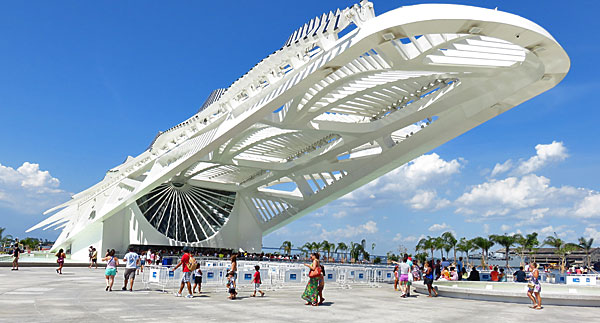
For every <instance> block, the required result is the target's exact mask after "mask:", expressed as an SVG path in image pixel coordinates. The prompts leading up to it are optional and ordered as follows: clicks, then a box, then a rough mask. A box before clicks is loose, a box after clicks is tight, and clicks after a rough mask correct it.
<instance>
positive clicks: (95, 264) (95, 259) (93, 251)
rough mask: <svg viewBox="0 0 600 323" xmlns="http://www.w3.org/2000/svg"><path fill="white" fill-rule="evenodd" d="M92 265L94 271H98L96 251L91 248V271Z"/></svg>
mask: <svg viewBox="0 0 600 323" xmlns="http://www.w3.org/2000/svg"><path fill="white" fill-rule="evenodd" d="M92 265H93V266H94V268H95V269H98V250H96V248H93V247H92V263H91V264H90V269H92Z"/></svg>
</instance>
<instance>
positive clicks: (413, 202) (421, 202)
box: [408, 190, 450, 210]
mask: <svg viewBox="0 0 600 323" xmlns="http://www.w3.org/2000/svg"><path fill="white" fill-rule="evenodd" d="M449 204H450V201H448V200H447V199H439V198H438V197H437V192H436V191H424V190H418V191H417V192H416V194H415V195H414V196H413V197H412V198H411V199H410V200H409V201H408V205H409V206H410V207H411V208H413V209H415V210H423V209H431V210H437V209H440V208H443V207H445V206H448V205H449Z"/></svg>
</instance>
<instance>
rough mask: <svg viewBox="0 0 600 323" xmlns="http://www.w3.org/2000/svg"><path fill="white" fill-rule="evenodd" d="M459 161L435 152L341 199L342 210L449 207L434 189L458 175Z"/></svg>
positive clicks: (446, 201)
mask: <svg viewBox="0 0 600 323" xmlns="http://www.w3.org/2000/svg"><path fill="white" fill-rule="evenodd" d="M461 161H462V160H460V159H453V160H450V161H446V160H444V159H442V158H440V156H439V155H438V154H436V153H433V154H428V155H423V156H420V157H418V158H416V159H414V160H413V161H411V162H409V163H407V164H404V165H402V166H400V167H398V168H396V169H394V170H393V171H391V172H389V173H387V174H385V175H383V176H381V177H379V178H377V179H375V180H373V181H371V182H370V183H368V184H366V185H364V186H362V187H360V188H359V189H357V190H355V191H353V192H351V193H348V194H346V195H345V196H343V197H342V198H341V199H340V202H339V203H340V204H341V206H343V207H352V208H355V207H357V206H364V205H370V204H372V203H373V199H374V198H375V197H376V200H375V202H376V203H377V202H382V201H389V200H394V201H402V202H403V203H404V204H406V205H408V206H409V207H412V208H413V209H415V210H423V209H428V208H430V209H432V210H433V209H439V208H441V207H445V206H447V205H449V204H450V202H449V201H448V200H446V199H440V198H437V197H436V196H437V192H436V187H439V184H440V183H444V182H446V181H447V180H448V179H449V177H450V176H451V175H453V174H457V173H459V172H460V168H461V167H462V165H461Z"/></svg>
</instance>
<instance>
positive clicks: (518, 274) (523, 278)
mask: <svg viewBox="0 0 600 323" xmlns="http://www.w3.org/2000/svg"><path fill="white" fill-rule="evenodd" d="M513 277H514V280H515V281H516V282H517V283H526V282H527V274H526V273H525V272H524V271H523V266H521V267H519V270H517V271H515V272H514V273H513Z"/></svg>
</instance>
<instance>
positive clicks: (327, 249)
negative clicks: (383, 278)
mask: <svg viewBox="0 0 600 323" xmlns="http://www.w3.org/2000/svg"><path fill="white" fill-rule="evenodd" d="M375 246H376V245H375V243H372V244H371V252H373V250H375ZM292 248H293V245H292V242H291V241H284V242H283V243H282V244H281V247H279V249H281V250H283V252H284V253H286V254H288V255H289V254H291V253H292ZM367 248H368V247H367V240H366V239H362V240H361V242H350V243H348V244H346V243H345V242H338V243H335V242H329V241H327V240H323V241H322V242H306V243H304V244H303V245H302V246H301V247H298V250H300V252H301V253H302V254H304V255H305V256H308V255H310V254H311V253H313V252H318V253H320V254H322V256H323V257H324V258H325V259H327V260H330V259H331V254H333V253H337V254H339V255H341V256H342V259H343V260H344V261H347V260H348V258H347V257H349V258H350V259H351V260H354V261H358V260H359V259H362V260H367V261H368V260H370V256H371V253H369V252H368V251H367ZM378 259H379V260H378ZM374 261H381V259H380V258H376V259H374Z"/></svg>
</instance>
